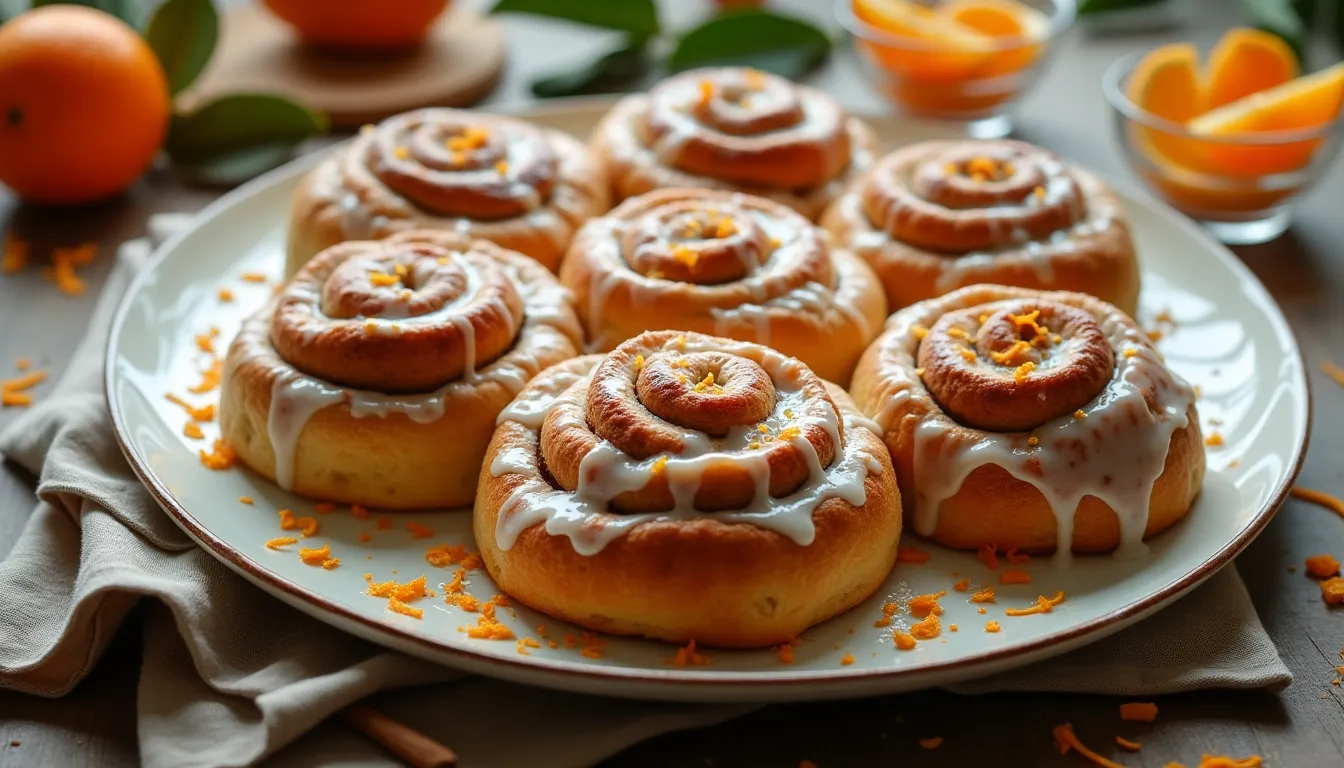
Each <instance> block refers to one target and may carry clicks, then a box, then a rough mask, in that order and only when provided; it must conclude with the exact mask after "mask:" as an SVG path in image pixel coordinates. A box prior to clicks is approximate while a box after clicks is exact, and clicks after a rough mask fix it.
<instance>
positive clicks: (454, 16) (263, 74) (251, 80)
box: [190, 3, 505, 128]
mask: <svg viewBox="0 0 1344 768" xmlns="http://www.w3.org/2000/svg"><path fill="white" fill-rule="evenodd" d="M504 51H505V48H504V36H503V34H502V32H501V30H500V26H499V23H498V22H497V21H496V20H494V19H492V18H489V17H487V16H482V15H481V14H479V13H476V12H475V11H472V10H470V9H466V8H460V7H458V8H452V7H450V10H449V11H448V13H446V14H444V15H443V17H441V18H440V19H439V20H438V21H437V22H436V23H435V24H434V26H433V28H431V30H430V33H429V35H428V36H427V37H426V38H425V42H424V43H423V44H422V45H421V46H419V47H417V48H415V49H412V50H409V51H405V52H393V53H363V52H353V53H351V52H333V51H325V50H317V49H313V48H310V47H307V46H304V45H301V44H300V43H299V42H298V40H297V38H295V37H294V35H293V34H292V32H291V30H290V28H289V27H287V26H286V25H285V24H284V23H283V22H281V21H280V20H279V19H277V18H276V17H275V16H273V15H271V14H270V13H269V12H268V11H267V10H266V9H265V8H263V7H261V5H260V4H259V3H243V4H238V5H235V6H233V7H230V8H228V9H227V10H226V11H225V12H224V13H223V14H222V17H221V19H220V34H219V46H218V48H216V50H215V55H214V57H213V58H212V59H211V61H210V65H209V67H208V68H207V69H206V71H205V72H203V73H202V74H201V77H200V79H199V80H198V81H197V82H196V84H195V85H194V86H193V87H192V92H191V94H190V101H191V102H193V103H201V102H204V101H208V100H210V99H213V98H216V97H218V96H222V95H225V94H230V93H281V94H284V95H285V96H288V97H289V98H292V99H294V100H295V101H298V102H300V103H301V104H304V105H305V106H307V107H310V108H312V109H316V110H320V111H322V112H325V113H327V115H328V116H329V117H330V118H331V121H332V125H333V126H335V127H337V128H352V127H357V126H359V125H361V124H363V123H370V122H377V121H378V120H381V119H383V118H385V117H387V116H389V115H394V114H396V113H398V112H405V111H407V110H410V109H415V108H417V107H424V106H447V107H461V106H467V105H469V104H472V103H474V102H475V101H477V100H478V99H480V98H482V97H483V96H485V95H486V94H487V93H489V92H490V90H491V89H492V88H493V87H494V85H495V81H496V80H498V78H499V73H500V71H501V69H502V68H503V66H504Z"/></svg>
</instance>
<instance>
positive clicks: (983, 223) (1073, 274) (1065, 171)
mask: <svg viewBox="0 0 1344 768" xmlns="http://www.w3.org/2000/svg"><path fill="white" fill-rule="evenodd" d="M822 225H823V226H825V227H826V228H827V229H829V230H831V231H832V232H834V233H835V234H836V236H837V238H838V239H839V241H840V243H841V244H842V245H844V246H845V247H847V248H852V249H853V250H854V252H855V253H857V254H859V255H860V256H862V257H863V258H864V259H866V260H867V261H868V263H869V264H871V265H872V267H873V269H875V270H876V271H877V274H878V276H879V277H881V278H882V284H883V285H884V286H885V287H886V290H887V301H888V302H889V303H890V304H891V307H892V309H897V308H900V307H904V306H908V305H910V304H913V303H915V302H916V301H921V300H923V299H929V298H933V297H934V296H939V295H941V294H944V293H947V292H948V291H950V290H953V289H954V288H959V287H961V286H964V285H972V284H975V283H997V284H1000V285H1014V286H1019V287H1022V288H1036V289H1040V290H1068V291H1079V292H1082V293H1088V294H1091V295H1093V296H1096V297H1098V298H1101V299H1102V300H1104V301H1108V302H1110V303H1112V304H1115V305H1116V306H1118V307H1120V309H1122V310H1124V311H1125V312H1131V313H1132V312H1134V311H1135V309H1136V308H1137V302H1138V296H1139V266H1138V260H1137V258H1136V257H1135V255H1134V243H1133V240H1132V239H1131V238H1130V233H1129V226H1128V224H1127V223H1126V221H1125V215H1124V210H1123V208H1122V207H1121V204H1120V201H1119V200H1118V199H1117V198H1116V197H1115V195H1114V194H1113V193H1112V192H1111V191H1110V189H1109V188H1108V187H1107V186H1106V185H1105V183H1103V182H1102V181H1101V179H1099V178H1097V177H1096V176H1095V175H1093V174H1092V173H1089V172H1088V171H1085V170H1083V169H1082V168H1078V167H1076V166H1073V165H1069V164H1067V163H1065V162H1063V161H1062V160H1060V159H1059V158H1058V157H1056V156H1055V155H1054V154H1052V153H1050V152H1048V151H1047V150H1044V149H1041V148H1040V147H1036V146H1032V145H1031V144H1026V143H1023V142H1020V141H931V142H924V143H920V144H912V145H910V146H907V147H905V148H903V149H900V150H898V151H896V152H893V153H892V154H890V155H887V156H886V157H884V158H882V159H881V160H880V161H878V163H877V164H876V165H875V166H874V167H873V169H872V171H871V172H869V173H868V174H867V175H866V176H864V178H863V179H861V180H860V181H858V182H857V183H856V184H855V185H854V186H853V187H852V188H851V189H850V191H848V192H847V193H845V195H844V196H843V197H841V198H840V199H839V200H837V201H836V203H835V205H833V206H832V207H831V208H830V210H828V211H827V212H826V215H825V216H824V217H823V219H822Z"/></svg>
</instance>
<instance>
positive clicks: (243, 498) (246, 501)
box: [238, 496, 252, 506]
mask: <svg viewBox="0 0 1344 768" xmlns="http://www.w3.org/2000/svg"><path fill="white" fill-rule="evenodd" d="M238 503H239V504H247V505H249V506H250V505H251V504H252V497H251V496H239V497H238Z"/></svg>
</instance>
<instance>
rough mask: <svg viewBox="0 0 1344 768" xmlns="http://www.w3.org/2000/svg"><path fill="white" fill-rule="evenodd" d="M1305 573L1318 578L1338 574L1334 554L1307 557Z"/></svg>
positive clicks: (1337, 563)
mask: <svg viewBox="0 0 1344 768" xmlns="http://www.w3.org/2000/svg"><path fill="white" fill-rule="evenodd" d="M1307 573H1309V574H1311V575H1312V576H1315V577H1316V578H1318V579H1328V578H1330V577H1331V576H1338V575H1339V561H1338V560H1336V559H1335V557H1334V555H1313V556H1311V557H1308V558H1307Z"/></svg>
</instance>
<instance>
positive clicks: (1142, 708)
mask: <svg viewBox="0 0 1344 768" xmlns="http://www.w3.org/2000/svg"><path fill="white" fill-rule="evenodd" d="M1120 719H1121V720H1124V721H1126V722H1130V723H1151V722H1153V721H1154V720H1157V705H1156V704H1154V703H1152V702H1149V701H1130V702H1126V703H1124V704H1121V705H1120Z"/></svg>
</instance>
